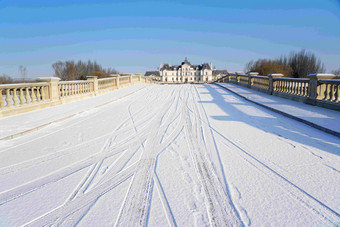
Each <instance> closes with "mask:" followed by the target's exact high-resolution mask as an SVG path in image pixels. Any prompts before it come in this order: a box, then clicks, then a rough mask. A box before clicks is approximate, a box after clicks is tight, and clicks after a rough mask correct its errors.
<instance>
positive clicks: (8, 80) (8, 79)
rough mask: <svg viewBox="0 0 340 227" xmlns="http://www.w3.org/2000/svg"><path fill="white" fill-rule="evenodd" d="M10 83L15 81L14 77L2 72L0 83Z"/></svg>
mask: <svg viewBox="0 0 340 227" xmlns="http://www.w3.org/2000/svg"><path fill="white" fill-rule="evenodd" d="M10 83H13V79H12V78H11V77H10V76H8V75H6V74H2V75H1V76H0V84H10Z"/></svg>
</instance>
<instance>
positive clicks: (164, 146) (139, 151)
mask: <svg viewBox="0 0 340 227" xmlns="http://www.w3.org/2000/svg"><path fill="white" fill-rule="evenodd" d="M141 88H142V89H141ZM128 89H130V90H128ZM118 91H119V90H118ZM118 91H115V92H113V93H111V94H110V95H108V96H102V97H96V98H94V99H88V100H83V101H81V102H75V103H71V104H67V105H62V106H57V107H52V108H48V109H43V110H38V111H34V112H31V113H26V114H22V115H18V116H14V117H9V118H3V119H0V125H1V133H2V135H3V136H8V135H11V134H13V133H16V134H20V132H22V130H23V129H24V130H28V129H29V128H32V127H33V128H36V127H38V126H39V125H42V124H43V125H47V124H48V123H49V122H50V121H51V120H49V119H52V120H53V121H55V120H57V119H60V118H65V119H64V120H62V121H59V122H56V123H53V124H50V125H47V126H46V127H43V128H40V129H39V130H36V131H32V132H30V133H27V134H23V135H21V136H19V137H17V138H15V139H9V140H0V182H1V183H0V223H1V224H3V225H15V226H16V225H25V224H27V225H34V226H41V225H44V224H55V225H57V226H59V225H67V226H69V225H76V224H78V225H81V226H108V225H120V226H136V225H150V226H164V225H171V226H176V225H179V226H188V225H193V224H196V225H215V226H226V225H236V226H241V225H246V226H247V225H250V224H252V225H257V226H258V225H280V226H282V225H287V226H289V225H338V224H339V223H340V215H339V214H340V207H339V204H340V196H339V195H340V191H339V188H340V140H339V138H338V137H335V136H332V135H329V134H327V133H324V132H322V131H320V130H317V129H315V128H312V127H309V126H307V125H305V124H302V123H300V122H298V121H295V120H292V119H290V118H286V117H284V116H282V115H280V114H277V113H275V112H272V111H270V110H267V109H265V108H262V107H260V106H258V105H255V104H253V103H251V102H248V101H246V100H245V99H243V98H241V97H239V96H237V95H235V94H233V93H232V92H230V91H227V90H225V89H223V88H221V87H219V86H217V85H208V84H204V85H188V84H187V85H177V86H172V85H161V86H157V85H148V86H133V87H130V88H124V89H122V91H120V93H117V92H118ZM95 99H96V101H93V100H95ZM89 103H92V104H89ZM294 107H295V108H296V106H294ZM63 108H64V109H63ZM302 110H303V111H307V110H306V109H302ZM54 113H55V115H54ZM331 113H332V114H334V115H325V113H324V112H322V113H315V112H314V114H313V115H309V116H312V117H313V118H314V119H315V121H320V122H322V121H324V120H325V119H326V120H327V119H330V118H333V120H334V122H338V121H339V119H340V116H339V115H337V112H331ZM37 119H43V120H41V121H39V120H37ZM16 121H17V122H16ZM18 122H19V123H18Z"/></svg>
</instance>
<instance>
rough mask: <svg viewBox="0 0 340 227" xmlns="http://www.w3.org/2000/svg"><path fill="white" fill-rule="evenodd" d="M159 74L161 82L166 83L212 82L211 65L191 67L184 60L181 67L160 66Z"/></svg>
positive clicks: (203, 64)
mask: <svg viewBox="0 0 340 227" xmlns="http://www.w3.org/2000/svg"><path fill="white" fill-rule="evenodd" d="M159 74H160V77H161V81H162V82H167V83H193V82H210V81H212V80H213V69H212V63H210V65H209V64H208V63H202V64H201V65H191V64H190V62H189V61H188V60H187V59H185V60H184V61H183V62H182V64H181V65H174V66H171V65H169V64H164V65H162V63H161V64H160V68H159Z"/></svg>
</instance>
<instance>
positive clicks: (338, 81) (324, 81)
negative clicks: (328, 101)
mask: <svg viewBox="0 0 340 227" xmlns="http://www.w3.org/2000/svg"><path fill="white" fill-rule="evenodd" d="M319 82H321V83H339V84H340V79H323V80H319Z"/></svg>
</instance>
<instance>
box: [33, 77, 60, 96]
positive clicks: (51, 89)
mask: <svg viewBox="0 0 340 227" xmlns="http://www.w3.org/2000/svg"><path fill="white" fill-rule="evenodd" d="M36 81H37V82H46V83H48V94H49V98H50V100H51V101H54V100H59V87H58V83H59V81H60V78H59V77H39V78H36Z"/></svg>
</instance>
